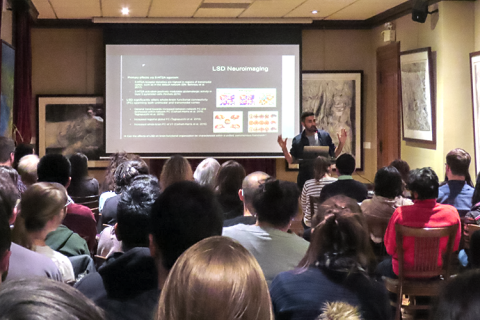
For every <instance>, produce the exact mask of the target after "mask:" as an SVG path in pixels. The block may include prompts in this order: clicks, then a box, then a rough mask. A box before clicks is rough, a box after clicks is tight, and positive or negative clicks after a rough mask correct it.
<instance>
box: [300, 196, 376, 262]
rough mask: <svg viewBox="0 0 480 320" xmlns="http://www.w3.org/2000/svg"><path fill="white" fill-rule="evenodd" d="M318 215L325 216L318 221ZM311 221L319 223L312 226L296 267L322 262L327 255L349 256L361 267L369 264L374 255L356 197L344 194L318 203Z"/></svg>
mask: <svg viewBox="0 0 480 320" xmlns="http://www.w3.org/2000/svg"><path fill="white" fill-rule="evenodd" d="M318 215H321V216H323V217H325V219H324V220H323V221H321V222H319V221H318V218H316V216H318ZM312 222H317V223H318V222H319V224H318V225H316V226H315V231H314V232H313V234H312V241H311V242H310V246H309V247H308V250H307V253H306V254H305V256H304V257H303V259H302V260H301V261H300V263H299V265H298V267H300V268H307V267H309V266H311V265H315V264H317V263H318V262H320V263H322V262H323V261H324V260H325V259H326V257H328V256H330V255H335V256H336V257H345V258H349V259H351V260H352V261H354V262H355V263H357V264H358V265H359V266H361V267H362V268H364V269H366V268H368V267H370V266H372V263H373V261H374V259H375V257H374V255H373V251H372V247H371V245H370V241H369V235H368V227H367V223H366V221H365V218H364V216H363V214H362V210H361V209H360V206H359V205H358V204H357V203H356V202H355V200H353V199H351V198H348V197H346V196H335V197H332V198H330V199H328V200H326V201H325V202H324V203H322V205H320V206H319V210H318V212H317V213H316V214H315V216H314V219H313V220H312ZM312 225H314V224H312Z"/></svg>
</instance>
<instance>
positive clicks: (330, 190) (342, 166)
mask: <svg viewBox="0 0 480 320" xmlns="http://www.w3.org/2000/svg"><path fill="white" fill-rule="evenodd" d="M335 166H336V169H337V175H338V181H335V182H333V183H330V184H328V185H326V186H324V187H323V189H322V192H321V193H320V202H323V201H325V200H327V199H328V198H330V197H333V196H336V195H340V194H343V195H345V196H347V197H349V198H352V199H355V200H357V202H362V201H363V200H365V199H367V195H368V190H367V187H365V185H364V184H363V183H361V182H358V181H355V180H353V178H352V174H353V172H354V171H355V158H354V157H353V156H352V155H351V154H348V153H344V154H342V155H341V156H340V157H338V158H337V160H336V161H335Z"/></svg>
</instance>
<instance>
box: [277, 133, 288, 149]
mask: <svg viewBox="0 0 480 320" xmlns="http://www.w3.org/2000/svg"><path fill="white" fill-rule="evenodd" d="M287 139H288V138H285V140H283V137H282V135H279V136H278V139H277V142H278V145H279V146H280V148H282V150H285V149H287Z"/></svg>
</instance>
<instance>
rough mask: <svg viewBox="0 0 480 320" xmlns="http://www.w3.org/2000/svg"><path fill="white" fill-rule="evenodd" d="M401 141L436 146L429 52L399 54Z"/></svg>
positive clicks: (415, 51) (425, 50)
mask: <svg viewBox="0 0 480 320" xmlns="http://www.w3.org/2000/svg"><path fill="white" fill-rule="evenodd" d="M400 78H401V86H400V87H401V101H402V103H401V106H402V135H403V140H405V141H412V142H422V143H428V144H436V137H437V132H436V110H435V96H434V90H433V83H432V80H433V67H432V52H431V48H430V47H427V48H420V49H415V50H410V51H404V52H400Z"/></svg>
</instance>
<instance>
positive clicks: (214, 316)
mask: <svg viewBox="0 0 480 320" xmlns="http://www.w3.org/2000/svg"><path fill="white" fill-rule="evenodd" d="M227 319H242V320H268V319H273V315H272V304H271V301H270V294H269V291H268V286H267V282H266V281H265V277H264V275H263V272H262V269H261V268H260V266H259V264H258V262H257V261H256V260H255V258H254V257H253V256H252V254H251V253H249V252H248V251H247V249H245V248H244V247H243V246H242V245H240V244H239V243H238V242H236V241H234V240H232V239H230V238H227V237H220V236H217V237H211V238H207V239H204V240H202V241H200V242H198V243H197V244H195V245H194V246H192V247H191V248H190V249H188V250H187V251H185V253H183V254H182V256H180V258H179V259H178V260H177V262H176V263H175V265H174V266H173V269H172V270H171V271H170V274H169V276H168V278H167V281H166V283H165V286H164V287H163V290H162V293H161V296H160V302H159V308H158V314H157V320H227Z"/></svg>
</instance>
